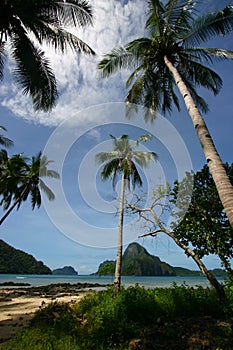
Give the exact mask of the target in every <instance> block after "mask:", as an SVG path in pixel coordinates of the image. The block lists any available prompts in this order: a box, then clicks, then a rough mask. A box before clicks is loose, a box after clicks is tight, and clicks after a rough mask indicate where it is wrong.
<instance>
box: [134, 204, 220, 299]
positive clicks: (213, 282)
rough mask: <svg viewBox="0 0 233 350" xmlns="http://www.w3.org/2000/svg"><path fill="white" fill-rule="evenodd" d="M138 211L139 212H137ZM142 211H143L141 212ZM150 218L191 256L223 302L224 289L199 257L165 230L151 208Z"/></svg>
mask: <svg viewBox="0 0 233 350" xmlns="http://www.w3.org/2000/svg"><path fill="white" fill-rule="evenodd" d="M146 210H148V209H144V211H146ZM139 211H140V210H139ZM141 211H143V210H141ZM149 211H150V213H151V215H152V217H153V218H154V220H155V222H156V224H157V225H158V226H159V228H160V230H161V232H163V233H165V234H166V235H168V236H169V237H171V238H172V239H173V241H174V242H175V243H176V244H177V245H178V246H179V247H180V248H182V249H183V250H184V251H185V252H186V254H187V255H189V256H191V258H193V260H194V261H195V263H196V264H197V266H198V267H199V269H200V270H201V271H202V273H203V274H204V275H205V276H206V277H207V278H208V280H209V282H210V284H211V285H212V286H213V287H214V288H215V290H216V293H217V295H218V297H219V299H220V300H223V299H224V298H225V292H224V288H223V286H222V285H221V284H220V283H219V282H218V280H217V279H216V278H215V276H214V275H213V274H212V272H210V271H209V270H208V269H207V268H206V266H205V265H204V264H203V262H202V261H201V260H200V259H199V257H198V256H197V254H196V253H195V252H194V251H193V250H192V249H190V248H189V247H188V246H186V245H185V244H184V243H182V242H181V241H180V240H179V239H178V238H177V237H176V235H175V234H174V233H173V232H171V231H169V230H167V229H166V228H165V227H164V226H163V224H162V223H161V222H160V221H159V219H158V217H157V215H156V213H155V212H154V211H153V209H152V208H150V209H149Z"/></svg>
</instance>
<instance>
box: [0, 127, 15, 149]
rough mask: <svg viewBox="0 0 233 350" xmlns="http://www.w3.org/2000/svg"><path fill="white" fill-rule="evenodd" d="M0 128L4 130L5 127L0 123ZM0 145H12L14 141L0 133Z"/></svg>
mask: <svg viewBox="0 0 233 350" xmlns="http://www.w3.org/2000/svg"><path fill="white" fill-rule="evenodd" d="M0 129H1V130H4V131H6V128H4V126H2V125H0ZM0 145H3V146H5V147H12V146H13V145H14V142H13V141H12V140H10V139H8V138H7V137H5V136H3V135H1V134H0Z"/></svg>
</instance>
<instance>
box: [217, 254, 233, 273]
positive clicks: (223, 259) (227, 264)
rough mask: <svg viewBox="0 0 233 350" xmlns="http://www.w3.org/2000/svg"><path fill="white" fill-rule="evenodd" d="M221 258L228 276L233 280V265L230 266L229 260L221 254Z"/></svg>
mask: <svg viewBox="0 0 233 350" xmlns="http://www.w3.org/2000/svg"><path fill="white" fill-rule="evenodd" d="M219 258H220V260H221V262H222V264H223V266H224V267H225V269H226V271H227V273H228V275H229V276H230V277H231V278H233V270H232V268H231V265H230V264H229V262H228V261H227V259H226V258H225V257H224V256H223V255H222V254H219Z"/></svg>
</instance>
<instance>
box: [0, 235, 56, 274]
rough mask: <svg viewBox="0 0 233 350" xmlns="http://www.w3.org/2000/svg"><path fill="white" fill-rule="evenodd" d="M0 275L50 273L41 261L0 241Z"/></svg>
mask: <svg viewBox="0 0 233 350" xmlns="http://www.w3.org/2000/svg"><path fill="white" fill-rule="evenodd" d="M16 231H17V228H16ZM0 273H4V274H43V275H45V274H51V273H52V272H51V270H50V269H49V268H48V267H47V266H45V265H44V264H43V262H42V261H37V260H36V259H35V258H34V257H33V256H32V255H30V254H27V253H25V252H23V251H21V250H19V249H15V248H13V247H11V246H9V245H8V244H7V243H5V242H3V241H2V240H0Z"/></svg>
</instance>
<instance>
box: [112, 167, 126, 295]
mask: <svg viewBox="0 0 233 350" xmlns="http://www.w3.org/2000/svg"><path fill="white" fill-rule="evenodd" d="M121 181H122V182H121V195H120V196H121V197H120V215H119V222H118V242H117V259H116V268H115V278H114V289H115V295H118V294H119V291H120V287H121V265H122V236H123V220H124V201H125V174H124V171H123V172H122V178H121Z"/></svg>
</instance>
